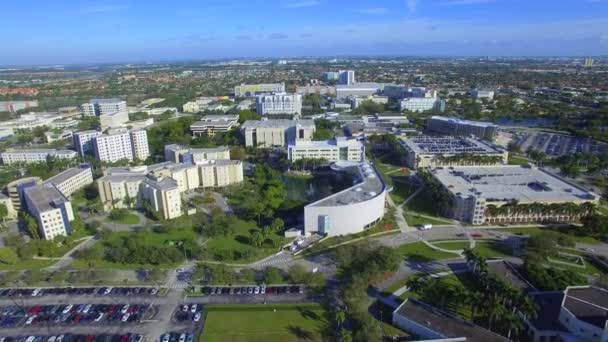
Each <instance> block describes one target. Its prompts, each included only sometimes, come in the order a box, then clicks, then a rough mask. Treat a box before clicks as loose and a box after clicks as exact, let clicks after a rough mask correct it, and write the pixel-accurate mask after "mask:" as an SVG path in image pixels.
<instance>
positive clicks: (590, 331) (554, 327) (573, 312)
mask: <svg viewBox="0 0 608 342" xmlns="http://www.w3.org/2000/svg"><path fill="white" fill-rule="evenodd" d="M530 297H532V299H533V301H534V304H535V305H536V307H537V312H538V315H537V316H536V317H534V318H533V319H526V320H524V322H525V324H526V329H525V330H526V332H527V335H528V337H529V338H528V339H527V340H528V341H531V342H548V341H585V342H605V341H606V340H607V339H608V319H607V318H608V291H606V290H605V289H603V288H600V287H594V286H570V287H568V288H566V289H565V290H564V291H538V292H533V293H530Z"/></svg>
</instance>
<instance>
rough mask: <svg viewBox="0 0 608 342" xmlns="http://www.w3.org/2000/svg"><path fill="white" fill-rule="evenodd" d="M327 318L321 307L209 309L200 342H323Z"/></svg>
mask: <svg viewBox="0 0 608 342" xmlns="http://www.w3.org/2000/svg"><path fill="white" fill-rule="evenodd" d="M326 316H327V315H326V311H325V310H324V309H323V308H322V307H321V306H320V305H318V304H284V305H281V304H279V305H275V304H273V305H208V306H206V307H205V320H204V327H203V332H202V334H201V336H200V338H199V341H201V342H202V341H204V342H215V341H217V342H220V341H232V342H240V341H243V342H244V341H247V342H274V341H277V342H279V341H281V342H289V341H303V340H306V341H323V340H325V337H326V336H328V335H327V333H328V332H329V323H328V319H327V317H326Z"/></svg>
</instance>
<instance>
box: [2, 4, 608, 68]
mask: <svg viewBox="0 0 608 342" xmlns="http://www.w3.org/2000/svg"><path fill="white" fill-rule="evenodd" d="M0 13H2V15H1V16H0V23H2V33H3V34H2V35H1V36H0V37H1V38H0V42H1V43H0V44H1V45H0V46H1V47H2V48H0V65H41V64H43V65H52V64H90V63H113V62H158V61H173V60H203V59H217V58H259V57H273V58H280V57H285V58H289V57H301V56H328V57H340V56H369V55H373V56H558V55H559V56H597V55H608V0H172V1H169V0H97V1H85V0H29V1H12V0H2V4H1V5H0Z"/></svg>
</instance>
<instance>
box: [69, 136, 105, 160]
mask: <svg viewBox="0 0 608 342" xmlns="http://www.w3.org/2000/svg"><path fill="white" fill-rule="evenodd" d="M100 135H102V133H101V132H99V131H83V132H76V133H74V149H75V150H76V151H77V152H78V154H79V155H80V156H81V157H84V156H85V154H90V155H93V154H95V145H94V143H93V140H95V138H97V137H98V136H100Z"/></svg>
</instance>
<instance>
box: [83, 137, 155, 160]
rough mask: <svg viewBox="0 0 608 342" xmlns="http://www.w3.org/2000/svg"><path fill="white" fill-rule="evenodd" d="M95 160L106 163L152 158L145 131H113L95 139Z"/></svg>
mask: <svg viewBox="0 0 608 342" xmlns="http://www.w3.org/2000/svg"><path fill="white" fill-rule="evenodd" d="M93 149H94V152H95V158H96V159H98V160H101V161H105V162H117V161H119V160H124V159H126V160H129V161H133V160H135V159H138V160H146V159H147V158H148V157H149V156H150V149H149V147H148V136H147V134H146V131H145V130H134V131H128V130H126V129H116V130H111V131H109V132H108V134H102V135H99V136H96V137H94V138H93Z"/></svg>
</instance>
